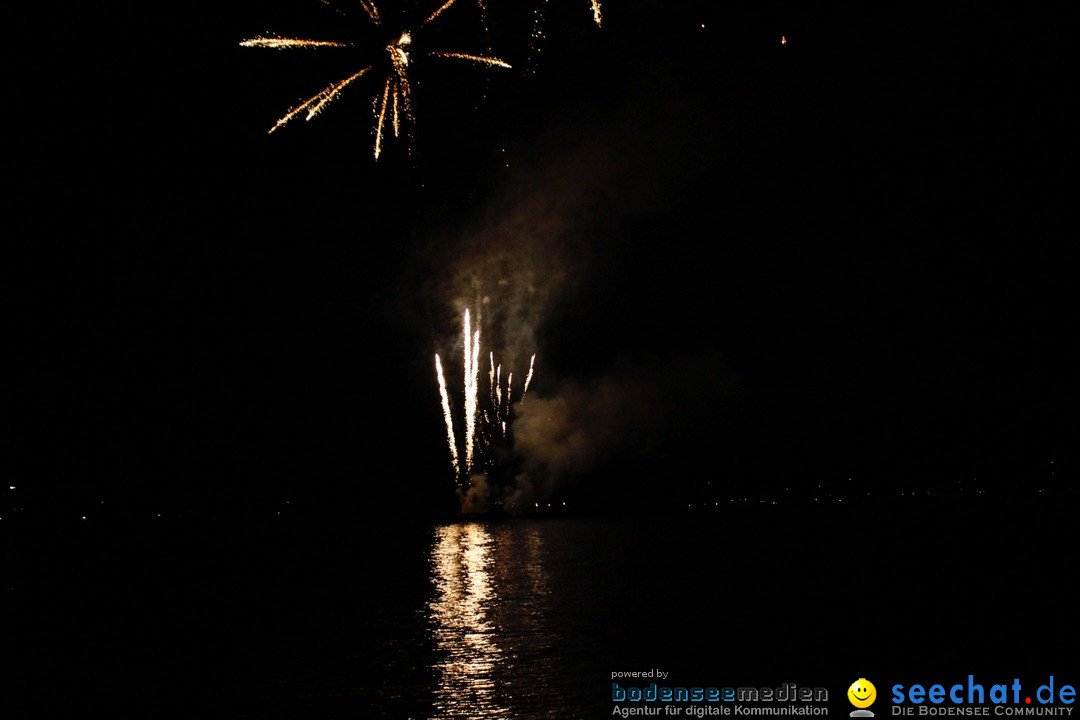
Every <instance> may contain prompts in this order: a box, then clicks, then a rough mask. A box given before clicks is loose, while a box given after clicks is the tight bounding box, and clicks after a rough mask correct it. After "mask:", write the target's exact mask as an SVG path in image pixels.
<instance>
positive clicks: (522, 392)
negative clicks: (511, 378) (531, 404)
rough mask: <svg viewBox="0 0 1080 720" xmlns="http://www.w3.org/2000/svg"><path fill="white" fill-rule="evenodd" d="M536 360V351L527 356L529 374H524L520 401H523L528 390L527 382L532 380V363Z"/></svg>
mask: <svg viewBox="0 0 1080 720" xmlns="http://www.w3.org/2000/svg"><path fill="white" fill-rule="evenodd" d="M535 362H536V353H533V356H532V357H531V358H529V374H528V375H526V376H525V387H524V388H523V389H522V391H521V402H525V395H526V394H527V393H528V392H529V383H530V382H532V376H533V364H534V363H535Z"/></svg>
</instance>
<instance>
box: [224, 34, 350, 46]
mask: <svg viewBox="0 0 1080 720" xmlns="http://www.w3.org/2000/svg"><path fill="white" fill-rule="evenodd" d="M240 47H253V48H271V49H274V50H287V49H290V48H312V47H337V48H343V47H349V43H342V42H333V41H331V40H303V39H301V38H282V37H262V36H261V35H260V36H257V37H253V38H251V39H250V40H245V41H243V42H242V43H240Z"/></svg>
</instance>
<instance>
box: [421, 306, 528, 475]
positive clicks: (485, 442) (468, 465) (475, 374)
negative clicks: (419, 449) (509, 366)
mask: <svg viewBox="0 0 1080 720" xmlns="http://www.w3.org/2000/svg"><path fill="white" fill-rule="evenodd" d="M461 348H462V350H463V351H464V362H463V370H464V383H463V385H464V400H465V417H464V421H465V442H464V456H465V457H464V463H462V462H461V459H460V455H459V453H458V447H457V442H456V439H455V436H454V424H453V419H452V415H451V412H450V400H449V397H448V395H447V392H446V379H445V376H444V375H443V368H442V362H441V360H440V359H439V356H438V355H436V356H435V372H436V374H437V376H438V381H439V395H440V398H441V400H442V409H443V418H444V420H445V422H446V434H447V441H448V442H449V444H450V454H451V460H452V464H453V467H454V472H455V475H456V477H457V478H458V480H459V481H460V482H462V483H464V482H465V481H466V480H467V479H468V478H469V477H470V476H471V474H472V473H473V472H474V468H478V467H482V466H483V465H484V463H485V462H486V461H487V460H489V459H490V457H489V456H488V455H487V453H486V450H487V448H488V447H489V446H490V445H491V443H492V442H494V440H493V438H502V439H503V440H505V439H506V431H507V427H508V423H509V422H511V421H512V418H511V416H510V406H511V404H512V403H513V382H514V374H513V373H509V374H507V376H506V386H505V392H504V388H503V385H502V365H501V364H496V362H495V353H494V352H489V353H488V362H489V363H490V364H489V366H488V385H489V387H488V391H489V397H488V407H480V404H481V403H480V392H479V391H480V371H481V364H482V363H481V361H480V319H479V317H477V318H476V321H475V327H474V321H473V317H472V313H471V312H470V310H469V309H466V310H465V314H464V317H463V318H462V341H461ZM535 360H536V355H535V354H534V355H533V356H532V360H530V361H529V375H528V377H527V378H526V381H525V384H526V389H527V387H528V383H529V379H531V378H532V374H533V366H534V362H535ZM524 397H525V391H524V390H523V391H522V396H521V398H519V399H518V400H519V401H520V400H522V399H524ZM500 429H501V431H502V432H501V434H500V432H499V431H500Z"/></svg>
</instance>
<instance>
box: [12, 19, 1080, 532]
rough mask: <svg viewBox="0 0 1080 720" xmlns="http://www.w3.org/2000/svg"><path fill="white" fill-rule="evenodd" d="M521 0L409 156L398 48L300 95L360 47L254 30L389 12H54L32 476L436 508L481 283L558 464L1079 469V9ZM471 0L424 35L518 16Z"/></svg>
mask: <svg viewBox="0 0 1080 720" xmlns="http://www.w3.org/2000/svg"><path fill="white" fill-rule="evenodd" d="M503 5H507V6H508V7H503ZM512 5H514V4H513V3H502V4H495V3H492V7H493V10H492V18H493V21H492V32H491V36H490V41H491V44H492V47H493V49H494V51H495V53H496V54H497V55H499V56H500V57H504V58H506V59H508V60H510V62H511V63H512V64H513V65H514V69H513V70H509V71H507V70H500V69H490V70H489V69H483V68H480V67H477V66H473V65H469V64H467V63H448V62H443V61H438V60H433V59H423V60H421V59H418V60H417V61H416V63H415V67H414V68H413V70H412V72H413V73H414V74H413V78H414V81H415V87H414V93H415V108H416V128H415V132H416V135H415V142H414V144H413V152H412V154H411V156H410V155H409V154H407V153H406V149H405V144H404V143H402V142H400V141H399V142H389V143H388V145H387V147H386V150H385V152H384V153H383V155H382V157H381V158H380V159H379V161H378V163H375V162H374V161H373V159H372V157H371V144H372V135H371V129H372V121H371V97H372V94H373V92H374V90H373V88H375V87H376V86H377V85H376V83H377V81H375V80H371V81H370V82H368V81H358V83H357V84H355V85H354V86H351V87H350V89H348V90H347V91H346V92H344V93H343V94H342V96H341V98H340V99H339V100H337V101H336V102H335V103H333V104H332V105H330V106H329V107H328V108H327V109H326V111H325V112H324V113H323V114H322V115H320V116H319V117H317V118H315V119H314V120H312V121H311V122H307V123H305V122H303V120H302V119H300V120H296V121H294V122H293V123H291V124H289V125H288V126H286V127H285V128H283V129H282V130H280V131H279V132H275V133H274V134H273V135H267V134H266V130H267V129H268V128H269V127H270V126H271V125H272V124H273V123H274V121H275V120H276V119H277V118H279V117H280V116H281V115H282V114H284V113H285V111H286V110H287V109H288V108H289V107H291V106H293V105H294V104H295V103H296V102H297V101H298V100H299V99H301V98H306V97H309V96H310V95H312V94H314V93H316V92H318V91H319V90H320V89H322V88H323V87H325V86H326V85H327V84H328V83H330V82H332V81H333V80H335V79H338V78H340V77H343V76H344V75H346V74H348V73H349V72H351V71H350V70H349V68H350V67H351V68H354V69H355V67H356V64H355V58H356V55H355V54H354V55H349V54H347V53H346V54H342V55H335V54H334V51H331V50H318V51H305V50H296V51H290V52H284V51H271V50H258V49H246V48H240V47H238V43H239V42H240V41H241V40H243V39H245V38H249V37H253V36H255V35H258V34H262V33H267V32H276V33H279V34H281V35H285V36H300V37H309V36H310V37H319V38H323V37H327V38H345V39H352V38H354V37H358V38H360V40H361V41H363V42H368V41H369V40H371V38H373V37H375V36H374V35H372V33H371V31H370V29H365V23H364V18H363V16H362V15H361V14H359V13H354V14H352V15H350V16H349V17H348V18H342V17H340V16H338V15H335V14H334V13H332V12H331V11H330V10H329V9H328V8H327V7H325V6H323V5H321V4H320V3H318V2H315V1H314V0H312V1H310V2H305V1H302V0H297V2H274V3H269V4H268V3H263V2H253V1H242V2H237V3H231V4H229V5H228V7H225V8H221V7H218V6H217V5H215V4H209V5H208V4H196V5H175V6H170V7H162V6H146V7H143V8H141V9H140V8H133V9H131V12H130V13H129V12H126V10H125V11H124V12H121V9H120V8H119V7H117V8H113V7H105V8H94V9H93V10H92V11H91V10H83V11H80V13H85V15H82V14H80V15H78V16H75V15H72V16H68V15H65V14H64V13H66V12H67V11H66V10H65V11H61V10H60V9H56V10H55V13H54V14H53V15H52V16H50V17H34V18H30V17H25V18H17V19H16V21H15V22H14V23H13V32H14V33H18V34H19V35H20V36H22V37H25V38H42V40H41V41H40V42H36V41H35V42H27V43H26V46H27V47H26V48H25V50H24V51H22V52H21V53H20V58H19V60H18V62H17V63H15V64H14V65H13V66H12V68H11V69H10V70H9V85H10V87H9V99H17V102H15V104H14V105H13V108H12V112H11V113H9V114H14V115H18V116H19V117H18V118H17V120H16V123H17V125H16V129H15V130H13V131H10V132H9V135H8V142H9V157H11V154H12V153H14V154H15V155H17V156H18V159H16V160H14V161H13V162H14V165H9V168H8V177H9V182H8V188H9V189H8V198H9V201H11V202H12V204H13V206H14V215H13V221H12V220H9V224H8V232H7V233H6V236H7V240H6V242H7V245H8V247H10V248H13V249H14V250H15V251H16V257H17V261H16V262H15V263H13V264H12V265H10V266H9V267H11V268H13V269H14V279H13V280H14V281H13V282H12V283H10V284H9V285H8V287H9V289H10V290H12V291H13V292H12V301H11V302H10V303H9V304H7V305H6V313H5V314H6V315H7V317H8V318H9V320H11V321H12V324H13V328H12V329H11V330H10V331H9V333H8V334H7V342H6V343H5V347H6V354H7V355H8V358H9V360H10V359H11V358H12V357H13V358H14V361H15V362H14V363H13V364H11V365H9V366H8V367H9V368H12V369H10V370H9V373H10V374H9V377H8V383H7V387H8V391H9V395H8V399H7V400H5V402H4V405H5V413H4V417H5V423H4V428H3V432H4V435H5V437H6V443H5V447H7V449H8V450H7V452H6V453H5V462H4V466H3V467H4V470H3V471H4V475H5V478H4V483H3V484H4V486H5V488H6V487H7V486H9V485H16V486H19V487H20V488H21V490H20V492H24V493H25V494H24V495H22V496H20V500H19V502H20V503H23V504H25V505H26V506H27V507H29V508H31V509H32V512H34V513H38V514H39V515H41V516H42V517H55V518H60V519H62V518H67V517H74V516H75V515H81V514H83V513H84V511H85V508H86V507H89V506H93V505H95V504H100V502H101V501H102V500H105V501H107V502H108V504H109V505H108V506H109V507H110V508H114V507H116V508H119V510H117V512H121V513H126V514H135V515H138V514H145V513H156V512H166V513H173V514H180V513H187V514H189V515H190V516H194V517H204V516H211V515H212V516H215V517H217V516H232V515H244V514H253V515H258V514H259V513H265V512H272V511H276V510H275V509H276V508H280V507H281V506H282V503H284V502H285V501H286V500H288V501H289V502H290V504H292V503H295V504H296V505H299V506H302V507H305V508H309V509H312V511H313V512H315V513H316V514H318V513H320V512H325V513H326V514H327V515H329V514H331V513H351V512H353V511H354V510H359V511H364V510H371V509H373V508H378V511H379V512H380V513H391V514H399V513H401V514H406V513H420V514H423V513H428V512H433V511H435V510H437V509H440V508H442V506H443V504H444V502H445V501H446V499H447V496H448V493H449V488H450V487H451V483H452V478H451V475H450V471H449V467H448V458H447V450H446V441H445V432H444V429H443V425H442V418H441V414H440V411H439V406H438V394H437V385H436V383H435V377H434V372H433V368H432V355H433V353H435V352H440V353H443V354H444V356H446V355H449V356H450V358H451V361H450V362H451V363H452V365H453V367H454V368H460V365H459V364H460V360H461V354H460V350H458V351H457V354H456V355H455V354H454V353H455V350H454V348H455V344H456V343H458V342H459V341H460V324H459V323H460V313H461V311H462V310H463V309H464V307H465V304H466V303H472V301H473V300H474V299H475V297H476V295H477V293H481V294H486V295H489V296H490V298H491V307H492V308H495V307H500V309H501V311H505V312H511V313H517V315H515V316H514V317H517V318H518V319H519V320H520V322H518V323H516V324H514V323H511V324H512V325H513V327H512V329H507V331H506V333H505V334H504V337H505V338H508V339H506V342H505V346H506V347H505V351H506V353H508V354H509V355H510V356H513V357H515V358H516V366H517V367H518V368H519V372H522V373H523V371H524V367H522V362H527V357H528V356H527V353H530V352H532V351H535V352H537V353H538V357H537V376H536V379H535V381H534V385H533V386H532V388H531V389H530V394H531V395H532V394H535V398H536V400H537V402H538V408H543V409H544V410H546V411H549V412H550V413H553V414H556V415H557V416H558V417H557V418H556V419H557V420H558V421H559V422H560V423H562V425H561V426H560V427H563V428H565V429H566V432H568V433H574V432H577V433H579V436H578V439H579V441H580V444H579V452H578V455H576V456H574V457H571V458H565V457H563V458H562V459H561V460H555V459H552V458H551V457H548V456H546V455H545V453H548V452H549V450H550V448H547V449H545V447H544V443H545V442H550V443H552V444H558V443H559V442H560V441H561V440H565V436H559V435H558V434H555V435H554V436H551V437H546V438H544V437H539V438H534V440H533V444H532V445H530V446H529V449H528V450H527V452H528V453H530V456H529V457H526V458H525V459H524V460H522V461H521V462H522V463H523V464H524V466H525V467H541V468H542V470H540V471H539V472H542V473H544V474H545V475H546V476H547V480H545V482H549V483H550V484H549V485H547V487H549V489H550V492H552V493H555V496H557V497H558V498H562V499H565V498H570V499H571V500H572V501H575V502H581V503H583V504H586V505H588V506H590V507H593V508H597V509H602V508H606V507H609V506H617V505H619V504H620V503H629V504H631V505H633V504H635V500H634V498H637V499H638V500H641V499H644V502H645V504H649V505H650V506H655V499H656V498H657V497H660V498H663V499H664V500H666V501H670V502H671V503H672V504H681V503H682V502H684V501H689V502H696V501H698V500H701V499H711V498H712V497H713V496H714V495H715V496H716V497H717V498H727V497H728V496H729V495H730V496H734V495H736V494H740V495H741V494H747V493H770V492H773V491H778V489H779V488H783V487H789V486H792V485H794V486H795V487H796V490H797V492H802V491H803V490H804V489H806V490H807V493H809V494H812V492H813V491H812V488H813V487H814V486H815V485H816V484H817V483H826V484H828V483H838V482H842V481H844V480H846V479H847V478H848V477H855V478H857V479H858V481H859V482H860V483H863V485H861V486H860V487H866V488H874V489H877V488H881V490H882V492H883V493H884V492H885V491H886V490H888V492H890V493H891V492H893V491H895V490H896V489H898V488H904V487H916V486H917V487H919V488H933V489H935V490H938V491H942V492H944V491H945V490H947V489H951V488H954V487H956V486H957V484H958V483H965V482H968V481H969V480H970V481H971V483H972V485H971V486H969V487H982V488H985V489H988V490H990V491H993V492H999V493H1033V492H1037V491H1038V489H1041V488H1045V489H1048V490H1049V491H1050V492H1060V493H1064V492H1066V488H1067V487H1068V486H1069V485H1070V484H1071V482H1072V480H1071V478H1073V477H1074V476H1075V475H1074V471H1073V470H1072V468H1075V460H1076V443H1075V441H1076V437H1077V424H1076V407H1077V400H1078V398H1077V392H1076V383H1075V368H1076V366H1077V352H1076V349H1077V348H1076V330H1075V319H1074V313H1073V311H1071V309H1070V308H1071V307H1072V306H1073V305H1074V297H1073V296H1074V294H1075V293H1074V287H1075V286H1074V281H1075V270H1076V266H1075V261H1074V259H1073V254H1072V253H1071V252H1070V249H1071V248H1070V247H1069V245H1070V240H1072V236H1073V234H1074V232H1075V230H1074V208H1073V207H1072V202H1073V201H1074V199H1075V184H1074V178H1075V168H1076V163H1075V160H1076V157H1075V150H1074V143H1073V132H1072V131H1073V129H1074V127H1075V118H1076V115H1075V106H1074V88H1073V83H1074V78H1073V77H1072V75H1071V73H1070V72H1069V71H1068V70H1067V67H1068V66H1069V61H1070V60H1071V59H1072V57H1071V56H1072V55H1073V54H1074V38H1073V34H1074V31H1075V28H1076V17H1075V9H1074V8H1070V7H1068V6H1066V5H1065V4H1063V3H1062V4H1043V5H1040V6H1039V7H1037V8H1036V7H1033V6H1029V5H1020V4H1014V5H1011V6H1007V7H1004V8H987V7H985V6H984V5H983V4H979V3H963V4H961V5H955V4H950V7H948V8H943V7H940V6H939V5H940V4H934V5H931V6H928V7H919V8H912V7H910V5H909V4H907V3H904V4H898V3H893V4H881V3H873V4H871V6H867V7H864V8H862V9H855V10H852V9H850V8H845V7H840V6H833V5H829V4H823V5H817V6H813V7H811V6H808V5H806V4H805V3H790V4H784V3H750V4H745V6H743V7H740V8H736V7H734V6H731V5H730V4H726V3H712V2H680V3H664V2H656V1H647V2H624V1H620V0H609V1H608V2H605V3H604V9H605V16H604V26H603V28H602V29H598V28H597V27H595V25H593V23H592V21H591V13H590V11H589V8H588V3H587V2H585V0H552V2H550V3H549V4H548V6H547V9H546V14H547V18H546V25H545V30H546V39H545V41H544V43H543V45H542V51H541V52H540V53H539V54H532V55H530V53H529V51H528V39H529V23H530V17H531V16H530V13H529V12H527V9H525V8H522V7H509V6H512ZM673 6H674V7H673ZM425 7H426V6H425ZM411 12H413V13H414V14H413V15H412V17H415V16H416V15H421V14H423V13H424V8H419V9H416V8H413V9H412V10H411ZM388 13H389V11H388ZM475 13H476V6H475V5H474V4H470V3H468V2H466V0H459V6H457V7H454V8H452V9H451V10H450V11H448V12H447V14H446V17H443V18H440V19H439V21H437V22H435V23H432V25H431V26H430V27H429V28H426V29H425V35H424V39H425V41H427V40H428V39H430V43H431V46H433V47H443V48H447V49H455V50H460V51H469V52H479V51H482V50H483V44H484V42H485V40H484V38H483V36H482V35H480V34H479V33H478V32H477V31H476V25H475V22H474V18H475ZM444 20H445V21H446V22H445V23H443V21H444ZM351 33H357V34H355V35H353V34H351ZM781 37H785V38H786V40H787V42H786V43H784V44H782V43H781ZM371 41H372V42H376V41H375V40H371ZM358 52H359V51H358ZM360 54H361V55H362V53H360ZM365 82H367V83H368V84H364V83H365ZM9 212H10V210H9ZM9 217H11V216H9ZM499 280H504V281H507V282H505V283H504V284H501V285H500V284H499V282H498V281H499ZM470 283H471V284H470ZM478 283H479V284H478ZM481 285H482V287H481ZM504 300H505V302H503V301H504ZM500 303H502V304H501V306H500ZM496 314H497V311H496V310H492V311H491V316H492V317H494V316H495V315H496ZM457 371H458V372H460V369H458V370H457ZM518 377H521V376H520V375H519V376H518ZM454 386H456V384H454V383H452V387H454ZM458 407H459V408H460V399H459V404H458ZM534 412H539V410H537V411H534ZM526 419H529V418H526ZM531 419H532V420H533V422H534V426H535V423H537V422H539V420H538V418H537V417H535V416H534V417H532V418H531ZM541 433H542V427H541ZM1051 472H1053V473H1054V475H1051ZM706 483H709V484H708V485H706ZM1054 483H1056V484H1054ZM627 498H629V499H627ZM5 502H7V501H5Z"/></svg>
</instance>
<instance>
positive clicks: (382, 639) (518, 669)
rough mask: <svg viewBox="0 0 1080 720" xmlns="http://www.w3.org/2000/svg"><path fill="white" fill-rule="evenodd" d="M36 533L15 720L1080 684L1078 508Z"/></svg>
mask: <svg viewBox="0 0 1080 720" xmlns="http://www.w3.org/2000/svg"><path fill="white" fill-rule="evenodd" d="M46 534H47V533H45V532H44V531H43V532H42V533H39V534H38V536H33V537H30V536H28V535H26V534H25V533H24V534H23V536H22V537H21V538H16V540H17V542H12V541H11V538H10V537H9V539H8V550H7V558H8V562H7V564H6V567H5V594H4V597H3V600H4V602H3V607H2V608H0V609H2V610H3V612H0V621H2V623H3V624H2V627H0V630H2V631H3V632H2V634H0V638H2V639H3V645H2V648H3V650H4V653H3V654H2V655H0V660H3V661H4V662H3V667H2V668H0V669H2V670H3V677H2V680H3V681H4V682H5V683H7V687H6V688H4V692H3V693H0V709H4V710H5V711H6V710H8V709H9V708H11V707H14V705H15V700H14V698H16V697H19V699H20V701H25V703H26V705H27V706H28V707H30V708H32V709H34V710H36V711H37V712H27V713H24V714H23V715H21V716H22V717H38V716H58V715H57V711H59V710H61V709H63V710H64V711H66V712H69V711H71V710H72V709H76V710H80V711H86V710H89V709H90V708H100V709H103V710H105V711H106V712H107V713H109V712H111V713H112V714H111V715H110V716H112V717H130V716H154V717H160V716H162V715H164V714H174V715H178V716H182V717H191V718H208V717H228V718H252V719H255V718H353V719H355V720H361V719H363V720H367V719H369V718H370V719H380V718H392V719H394V720H405V719H406V718H414V719H416V720H419V719H421V718H423V719H424V720H433V719H436V718H438V719H443V718H446V719H449V718H476V719H478V720H479V719H483V718H522V719H525V720H529V719H530V718H569V719H573V718H605V717H611V710H612V707H613V705H612V702H611V683H612V673H616V672H637V671H647V670H651V669H660V670H662V671H664V672H667V673H670V675H669V676H668V679H667V681H666V682H667V683H669V684H670V685H672V686H703V687H708V686H715V687H724V686H733V687H738V686H743V685H753V686H758V687H762V686H773V687H775V686H778V685H780V684H782V683H796V684H798V685H799V686H801V687H827V688H829V689H830V692H831V693H832V695H831V696H830V704H832V703H833V700H834V699H835V701H836V705H835V707H834V709H833V712H832V713H831V714H837V713H839V712H840V711H843V712H844V713H846V712H847V711H848V710H850V707H848V708H846V709H845V708H844V707H843V706H844V704H845V703H844V699H843V692H844V690H845V689H846V687H847V685H848V684H849V683H850V682H852V681H853V680H854V679H856V678H859V677H867V678H871V679H873V678H879V679H881V678H884V679H886V680H887V681H895V682H903V681H907V682H946V681H949V682H951V681H953V679H954V678H959V679H960V680H963V679H964V678H966V676H967V674H968V673H976V674H983V675H985V676H986V677H987V681H988V682H994V681H996V680H997V679H998V678H1002V679H1003V680H1002V681H1007V680H1008V679H1010V678H1012V677H1014V676H1016V677H1020V678H1022V679H1024V678H1028V677H1030V678H1032V679H1033V680H1038V681H1039V682H1040V683H1041V682H1045V679H1046V677H1048V676H1049V675H1050V674H1053V675H1056V676H1057V677H1059V678H1064V677H1067V676H1069V674H1070V673H1073V674H1072V676H1071V677H1072V679H1073V680H1075V679H1077V678H1076V675H1075V671H1074V670H1073V669H1074V668H1076V666H1077V663H1076V655H1075V650H1074V648H1075V647H1076V646H1077V644H1078V643H1077V639H1078V638H1077V630H1076V627H1077V626H1076V613H1075V606H1076V603H1075V593H1074V590H1073V586H1072V576H1073V575H1074V574H1075V548H1076V547H1077V546H1078V545H1077V542H1076V540H1077V537H1076V535H1077V523H1076V513H1075V510H1074V509H1073V507H1072V506H1071V505H1059V504H1046V503H1044V504H1039V505H1029V506H1023V505H1016V506H1012V505H1008V504H1002V505H999V506H996V507H993V508H987V507H977V506H970V507H936V508H929V507H910V508H904V509H895V508H894V509H892V510H889V511H888V512H884V511H881V510H869V509H864V510H860V509H855V508H853V509H844V510H839V509H831V510H825V509H822V510H813V509H804V510H794V509H790V510H785V509H783V508H780V509H777V510H775V511H773V510H766V509H764V508H763V509H761V510H760V511H732V512H727V513H722V514H717V515H693V514H688V515H686V516H685V517H664V518H650V517H637V518H623V519H582V518H578V519H546V520H505V521H499V522H462V523H450V524H442V525H424V524H417V523H415V522H413V523H400V522H391V521H387V520H383V521H379V520H378V519H373V518H358V519H357V521H356V523H355V525H348V524H344V523H341V522H340V521H339V522H338V523H324V522H320V521H319V519H318V518H311V519H309V520H306V521H305V520H300V519H292V520H288V519H283V520H282V521H281V522H277V521H273V522H270V521H267V522H259V523H255V524H242V525H238V526H235V527H228V528H224V527H222V526H220V525H216V526H208V527H205V528H198V527H196V528H191V527H188V528H186V529H185V528H181V527H168V528H159V529H157V530H154V529H152V527H142V528H132V527H119V526H117V527H115V528H110V527H109V526H107V524H104V523H102V524H101V525H99V526H97V527H96V528H94V527H88V526H85V525H82V524H79V525H77V526H74V527H71V528H67V529H65V530H63V531H62V532H59V533H52V531H49V533H48V534H49V537H53V540H52V541H50V542H51V549H47V546H49V545H50V544H49V543H42V542H38V540H40V538H41V537H44V536H45V535H46ZM31 539H32V540H34V542H30V540H31ZM634 682H637V684H638V685H645V684H647V682H648V680H642V681H633V680H623V681H622V684H624V685H630V684H633V683H634ZM1025 682H1026V680H1025ZM880 690H881V685H880V684H879V691H880ZM170 711H173V712H172V713H170ZM16 715H18V714H17V713H15V714H6V715H5V717H7V716H13V717H14V716H16ZM844 716H845V717H846V714H845V715H844Z"/></svg>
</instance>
